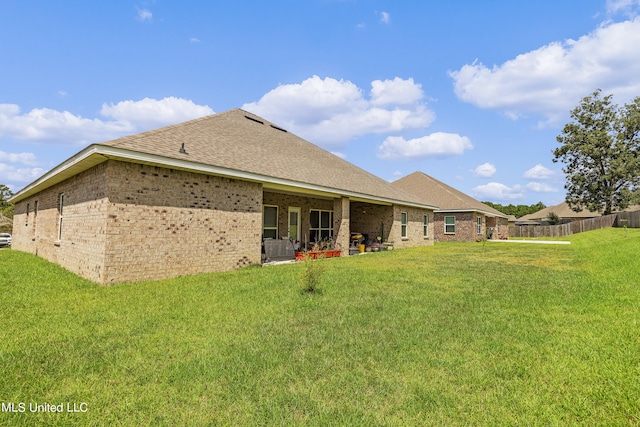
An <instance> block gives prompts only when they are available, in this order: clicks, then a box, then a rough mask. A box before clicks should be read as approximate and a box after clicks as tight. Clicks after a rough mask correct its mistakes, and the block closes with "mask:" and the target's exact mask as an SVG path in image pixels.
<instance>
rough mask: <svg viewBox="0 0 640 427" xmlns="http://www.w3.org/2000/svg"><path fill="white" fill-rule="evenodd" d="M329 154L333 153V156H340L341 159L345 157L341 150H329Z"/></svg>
mask: <svg viewBox="0 0 640 427" xmlns="http://www.w3.org/2000/svg"><path fill="white" fill-rule="evenodd" d="M331 154H333V155H334V156H338V157H340V158H341V159H346V158H347V155H346V154H344V153H341V152H339V151H332V152H331Z"/></svg>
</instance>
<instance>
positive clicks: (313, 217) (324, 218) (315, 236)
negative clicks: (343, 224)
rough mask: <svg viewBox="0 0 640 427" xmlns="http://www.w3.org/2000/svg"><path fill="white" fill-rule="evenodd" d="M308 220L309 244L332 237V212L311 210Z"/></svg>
mask: <svg viewBox="0 0 640 427" xmlns="http://www.w3.org/2000/svg"><path fill="white" fill-rule="evenodd" d="M309 219H310V222H309V225H310V226H309V239H310V241H311V242H317V241H320V240H322V239H330V238H331V237H333V211H323V210H318V209H312V210H311V212H310V218H309Z"/></svg>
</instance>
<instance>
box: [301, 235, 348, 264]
mask: <svg viewBox="0 0 640 427" xmlns="http://www.w3.org/2000/svg"><path fill="white" fill-rule="evenodd" d="M339 246H340V245H339V244H338V243H336V242H335V240H332V239H327V240H324V239H323V240H320V241H316V242H315V243H314V244H313V246H312V247H311V249H310V250H302V251H296V261H303V260H304V259H305V257H308V258H311V259H318V258H334V257H339V256H340V255H342V250H341V249H340V248H339Z"/></svg>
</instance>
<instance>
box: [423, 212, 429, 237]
mask: <svg viewBox="0 0 640 427" xmlns="http://www.w3.org/2000/svg"><path fill="white" fill-rule="evenodd" d="M422 235H423V236H424V237H429V215H425V216H423V217H422Z"/></svg>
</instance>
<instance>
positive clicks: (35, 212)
mask: <svg viewBox="0 0 640 427" xmlns="http://www.w3.org/2000/svg"><path fill="white" fill-rule="evenodd" d="M37 224H38V201H37V200H36V201H35V202H33V238H35V237H36V227H37V226H38V225H37Z"/></svg>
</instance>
